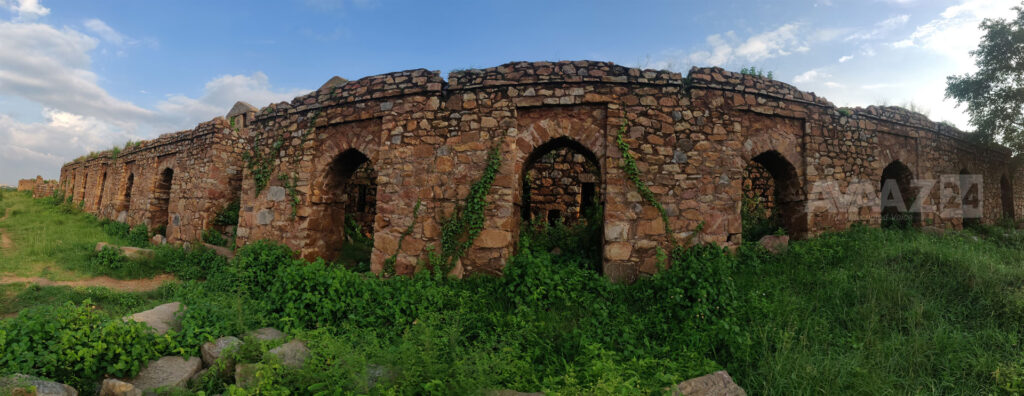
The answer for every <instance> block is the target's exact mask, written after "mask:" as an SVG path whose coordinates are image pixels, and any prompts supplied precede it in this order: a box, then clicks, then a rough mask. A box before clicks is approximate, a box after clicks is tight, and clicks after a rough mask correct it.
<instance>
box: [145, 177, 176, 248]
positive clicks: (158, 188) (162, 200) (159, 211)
mask: <svg viewBox="0 0 1024 396" xmlns="http://www.w3.org/2000/svg"><path fill="white" fill-rule="evenodd" d="M173 181H174V169H171V168H166V169H164V170H163V172H161V173H160V177H159V179H157V182H156V185H155V186H154V187H153V200H152V204H151V205H150V208H149V213H150V217H149V226H150V228H151V231H153V232H154V233H159V234H164V233H166V232H167V224H168V219H169V217H170V216H169V211H170V204H171V183H172V182H173Z"/></svg>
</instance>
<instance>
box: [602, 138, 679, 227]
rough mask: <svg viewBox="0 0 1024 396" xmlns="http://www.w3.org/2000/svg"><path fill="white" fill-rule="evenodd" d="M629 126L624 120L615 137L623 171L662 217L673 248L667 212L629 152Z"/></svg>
mask: <svg viewBox="0 0 1024 396" xmlns="http://www.w3.org/2000/svg"><path fill="white" fill-rule="evenodd" d="M628 126H629V122H628V121H626V120H622V125H621V126H619V131H618V133H617V134H616V135H615V142H616V143H617V144H618V146H619V151H621V152H622V164H621V167H622V171H623V172H626V177H627V178H629V180H630V181H632V182H633V185H634V186H636V190H637V191H638V192H639V193H640V196H641V197H643V199H644V201H647V203H648V204H650V205H651V206H653V207H654V208H655V209H657V210H658V214H660V215H661V221H662V223H664V224H665V236H666V237H667V238H668V242H669V243H670V244H672V245H673V246H676V245H677V243H676V239H675V235H674V234H673V233H672V227H671V226H670V225H669V223H668V213H666V212H665V207H664V206H662V205H661V202H658V198H657V197H655V196H654V192H653V191H651V189H650V188H648V187H647V184H645V183H644V181H643V180H640V169H638V168H637V166H636V157H633V153H632V152H631V151H629V143H627V142H626V137H625V136H626V128H627V127H628Z"/></svg>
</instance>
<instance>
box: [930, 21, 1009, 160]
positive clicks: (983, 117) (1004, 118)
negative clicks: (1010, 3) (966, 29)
mask: <svg viewBox="0 0 1024 396" xmlns="http://www.w3.org/2000/svg"><path fill="white" fill-rule="evenodd" d="M1013 9H1014V10H1015V11H1017V17H1016V18H1015V19H1013V20H1010V21H1007V20H1005V19H985V20H984V21H982V22H981V29H982V30H983V31H984V32H985V34H984V36H983V37H982V38H981V42H980V43H979V44H978V49H977V50H974V51H971V55H972V56H974V58H975V64H977V65H978V72H977V73H974V74H964V75H960V76H950V77H947V86H946V97H947V98H952V99H955V100H956V101H957V106H959V105H960V104H964V103H966V104H967V113H968V114H969V115H970V117H971V124H972V125H974V126H975V127H976V128H977V137H978V138H979V139H980V140H981V141H983V142H988V143H991V142H994V141H995V140H996V139H997V138H998V139H1000V140H1001V141H1002V143H1003V144H1005V145H1006V146H1008V147H1010V148H1011V149H1013V151H1015V152H1018V153H1019V152H1024V113H1022V110H1024V8H1022V7H1021V6H1017V7H1014V8H1013Z"/></svg>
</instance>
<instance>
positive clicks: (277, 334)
mask: <svg viewBox="0 0 1024 396" xmlns="http://www.w3.org/2000/svg"><path fill="white" fill-rule="evenodd" d="M245 335H246V336H248V337H252V338H255V339H257V340H260V341H274V340H280V339H282V338H284V337H285V334H284V333H283V332H281V330H278V329H275V328H273V327H264V328H262V329H256V330H253V331H250V332H248V333H246V334H245Z"/></svg>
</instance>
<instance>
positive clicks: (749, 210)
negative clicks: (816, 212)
mask: <svg viewBox="0 0 1024 396" xmlns="http://www.w3.org/2000/svg"><path fill="white" fill-rule="evenodd" d="M805 208H806V200H805V198H804V194H803V189H802V188H801V186H800V178H799V176H798V175H797V172H796V168H794V167H793V164H791V163H789V161H788V160H786V158H785V157H783V156H782V154H779V152H778V151H774V150H772V151H766V152H764V153H761V154H759V155H758V156H756V157H754V158H753V159H751V160H750V162H749V163H748V164H747V166H746V167H745V168H744V172H743V215H742V217H743V222H744V224H743V231H744V235H743V237H744V238H746V239H758V238H760V237H761V236H764V235H767V234H770V233H772V232H774V231H775V230H776V229H777V228H780V227H781V228H782V229H783V230H785V231H786V234H788V235H790V236H793V237H797V238H800V237H803V236H804V235H805V234H806V232H807V211H806V210H805Z"/></svg>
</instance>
